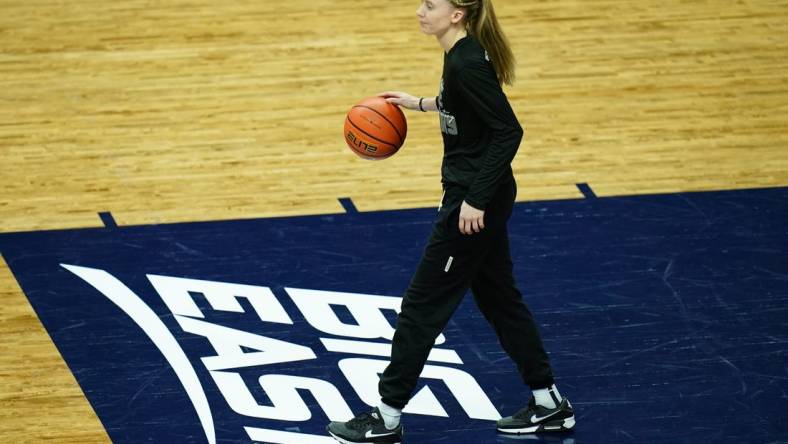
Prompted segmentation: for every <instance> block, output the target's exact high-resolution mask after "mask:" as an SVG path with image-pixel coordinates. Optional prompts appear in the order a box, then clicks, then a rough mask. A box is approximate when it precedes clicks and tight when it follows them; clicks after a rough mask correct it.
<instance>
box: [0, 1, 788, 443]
mask: <svg viewBox="0 0 788 444" xmlns="http://www.w3.org/2000/svg"><path fill="white" fill-rule="evenodd" d="M417 6H418V2H417V1H412V2H382V1H369V0H353V1H350V0H332V1H328V0H310V1H306V0H288V1H268V2H260V1H250V0H238V1H234V2H226V3H222V2H209V1H205V0H193V1H189V2H186V1H182V0H170V1H166V2H148V1H139V0H124V1H116V2H107V1H88V0H73V1H68V2H53V1H43V0H35V1H28V2H21V1H18V0H0V11H2V13H0V159H2V168H1V169H0V171H2V176H1V177H0V232H2V233H7V232H15V231H34V230H49V229H63V228H76V227H97V226H101V225H102V222H101V220H100V219H99V217H98V215H97V213H99V212H111V213H112V215H113V216H114V218H115V220H116V221H117V222H118V224H119V225H133V224H151V223H168V222H179V221H196V220H220V219H235V218H258V217H274V216H284V215H296V214H321V213H336V212H341V211H343V209H342V206H341V205H340V204H339V202H338V200H337V199H338V198H341V197H350V198H352V199H353V201H354V203H355V205H356V206H357V207H358V209H359V210H360V211H367V210H375V209H397V208H412V207H428V206H434V205H436V204H437V201H438V199H439V197H440V184H439V165H440V159H441V146H440V133H439V128H438V122H437V118H436V116H435V115H434V114H430V115H426V114H420V113H408V118H409V126H410V128H409V135H408V139H407V142H406V145H405V147H404V148H403V149H402V151H401V152H400V153H398V154H397V155H396V156H395V157H393V158H391V159H388V160H386V161H382V162H368V161H363V160H360V159H358V158H356V157H355V156H354V155H353V154H351V153H350V151H349V150H348V149H347V148H346V147H345V146H344V141H343V139H342V134H341V131H342V122H343V119H344V114H345V113H346V112H347V110H348V109H349V108H350V106H351V105H352V104H353V103H354V102H356V101H357V100H359V99H361V98H362V97H364V96H368V95H373V94H375V93H377V92H380V91H383V90H387V89H400V90H405V91H409V92H412V93H414V94H417V95H424V96H432V95H435V94H437V88H438V83H439V78H440V70H441V63H442V54H441V50H440V48H439V46H438V45H437V43H436V42H435V41H434V39H433V38H431V37H425V36H423V35H421V34H420V33H419V31H418V27H417V24H416V21H415V18H414V17H415V9H416V7H417ZM496 6H497V9H498V14H499V17H500V19H501V21H502V24H503V26H504V29H505V30H506V31H507V34H508V36H509V38H510V40H511V41H512V44H513V47H514V50H515V54H516V56H517V58H518V61H519V65H518V66H519V71H518V82H517V83H516V84H515V86H513V87H511V88H508V89H507V94H508V95H509V97H510V99H511V101H512V104H513V107H514V108H515V111H516V112H517V114H518V116H519V118H520V120H521V122H522V123H523V126H524V127H525V129H526V140H525V142H524V144H523V145H522V147H521V149H520V152H519V154H518V157H517V158H516V160H515V163H514V167H515V174H516V177H517V180H518V182H519V190H520V194H519V197H518V199H519V200H522V201H532V200H544V199H569V198H578V197H581V193H580V192H579V191H578V188H577V186H576V184H578V183H588V184H589V185H590V186H591V188H592V189H593V190H594V192H595V193H596V194H597V195H599V196H611V195H633V194H645V193H670V192H679V191H699V190H723V189H739V188H754V187H773V186H786V185H788V74H787V73H788V1H772V0H741V1H737V2H732V1H724V0H706V1H684V0H667V1H666V0H661V1H656V0H642V1H618V0H616V1H614V0H586V1H582V2H579V1H571V0H543V1H525V0H497V5H496ZM0 297H2V304H0V441H2V442H40V441H41V440H48V441H51V442H59V443H69V442H73V443H85V442H108V437H107V434H106V432H104V430H103V428H102V426H101V424H100V423H99V421H98V419H97V418H96V416H95V413H94V412H93V411H92V409H91V408H90V406H89V404H88V403H87V402H86V401H85V399H84V396H83V395H82V393H81V391H80V389H79V387H78V386H77V385H76V382H75V380H74V377H73V376H72V375H71V373H70V372H69V371H68V369H67V367H66V365H65V363H64V362H63V360H62V358H60V356H59V355H58V353H57V351H56V349H55V347H54V345H53V343H52V342H51V340H50V339H49V337H48V336H47V334H46V332H45V331H44V330H43V328H42V326H41V324H40V322H39V321H38V319H37V318H36V316H35V314H34V313H33V311H32V309H31V307H30V305H29V304H28V302H27V300H26V298H25V296H24V295H23V294H22V292H21V290H20V289H19V287H18V285H17V284H16V281H15V280H14V278H13V276H12V275H11V273H10V271H9V270H8V267H7V266H6V265H5V262H3V261H2V260H0Z"/></svg>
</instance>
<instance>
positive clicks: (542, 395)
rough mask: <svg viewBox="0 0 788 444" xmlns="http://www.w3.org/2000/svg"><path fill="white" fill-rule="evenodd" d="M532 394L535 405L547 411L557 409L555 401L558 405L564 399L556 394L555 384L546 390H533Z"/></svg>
mask: <svg viewBox="0 0 788 444" xmlns="http://www.w3.org/2000/svg"><path fill="white" fill-rule="evenodd" d="M532 392H533V395H534V400H535V401H536V404H537V405H541V406H542V407H547V408H548V409H554V408H556V407H558V405H557V404H556V400H557V401H558V402H559V403H560V402H561V401H562V400H563V399H564V398H562V397H561V394H560V393H558V389H557V388H556V387H555V384H553V385H551V386H550V387H548V388H544V389H537V390H533V391H532ZM551 393H552V395H551ZM553 396H555V399H553Z"/></svg>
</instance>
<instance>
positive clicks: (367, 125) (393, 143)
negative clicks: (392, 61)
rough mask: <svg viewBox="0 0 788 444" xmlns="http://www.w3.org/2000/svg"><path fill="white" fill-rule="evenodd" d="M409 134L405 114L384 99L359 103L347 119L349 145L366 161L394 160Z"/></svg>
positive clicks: (346, 137) (370, 99) (346, 134)
mask: <svg viewBox="0 0 788 444" xmlns="http://www.w3.org/2000/svg"><path fill="white" fill-rule="evenodd" d="M407 133H408V122H407V121H406V120H405V114H403V113H402V110H401V109H399V107H398V106H397V105H394V104H392V103H389V102H387V101H386V99H384V98H383V97H367V98H366V99H364V100H362V101H360V102H358V103H357V104H355V105H353V108H351V109H350V112H348V114H347V118H346V119H345V142H347V146H348V147H350V149H351V150H352V151H353V152H354V153H356V154H357V155H359V156H360V157H362V158H364V159H369V160H380V159H385V158H387V157H391V156H393V155H394V154H395V153H396V152H397V151H399V149H400V147H401V146H402V144H403V143H404V142H405V136H406V135H407Z"/></svg>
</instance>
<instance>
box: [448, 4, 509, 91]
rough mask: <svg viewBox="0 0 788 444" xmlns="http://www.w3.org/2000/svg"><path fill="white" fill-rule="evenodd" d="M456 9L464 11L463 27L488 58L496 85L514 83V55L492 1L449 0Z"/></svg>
mask: <svg viewBox="0 0 788 444" xmlns="http://www.w3.org/2000/svg"><path fill="white" fill-rule="evenodd" d="M449 2H450V3H451V4H452V5H454V7H456V8H461V9H465V11H466V19H465V26H466V27H467V29H468V33H470V34H471V35H472V36H473V37H474V38H475V39H476V40H477V41H478V42H479V43H480V44H481V45H482V47H484V49H485V50H487V54H488V55H489V56H490V61H492V64H493V68H495V75H496V76H497V77H498V83H501V84H504V83H505V84H507V85H511V84H512V83H513V82H514V65H515V60H514V54H513V53H512V49H511V47H510V46H509V40H508V39H507V38H506V35H504V33H503V30H502V29H501V25H500V24H498V19H497V18H496V17H495V9H494V8H493V4H492V0H449Z"/></svg>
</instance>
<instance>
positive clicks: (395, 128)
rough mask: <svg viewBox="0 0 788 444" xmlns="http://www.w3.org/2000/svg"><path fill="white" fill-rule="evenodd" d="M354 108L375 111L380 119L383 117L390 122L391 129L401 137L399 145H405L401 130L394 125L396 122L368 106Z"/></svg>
mask: <svg viewBox="0 0 788 444" xmlns="http://www.w3.org/2000/svg"><path fill="white" fill-rule="evenodd" d="M353 108H366V109H368V110H370V111H374V112H375V113H376V114H377V115H379V116H380V117H383V118H384V119H385V120H386V122H388V123H389V125H391V127H392V128H394V132H395V133H397V136H399V144H400V145H402V144H403V143H405V138H404V137H402V134H400V133H399V130H398V129H397V125H394V122H392V121H391V120H389V118H388V117H386V116H384V115H383V114H381V112H380V111H378V110H376V109H375V108H370V107H368V106H367V105H356V106H354V107H353Z"/></svg>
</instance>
